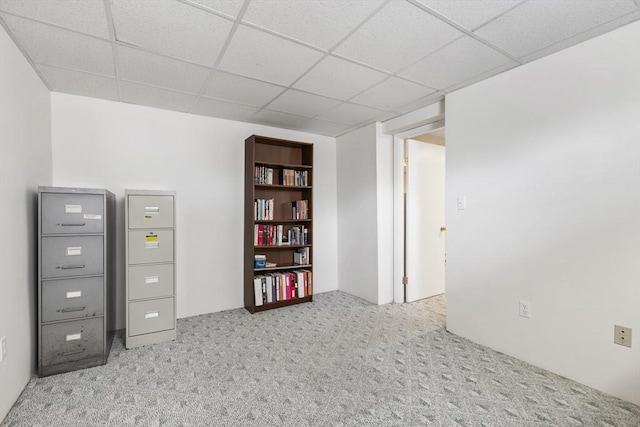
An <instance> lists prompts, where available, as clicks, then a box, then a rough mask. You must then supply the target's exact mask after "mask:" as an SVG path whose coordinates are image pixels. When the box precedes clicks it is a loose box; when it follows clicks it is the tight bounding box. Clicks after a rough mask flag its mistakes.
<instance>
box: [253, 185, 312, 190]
mask: <svg viewBox="0 0 640 427" xmlns="http://www.w3.org/2000/svg"><path fill="white" fill-rule="evenodd" d="M256 188H269V189H274V190H311V187H310V186H308V185H279V184H256Z"/></svg>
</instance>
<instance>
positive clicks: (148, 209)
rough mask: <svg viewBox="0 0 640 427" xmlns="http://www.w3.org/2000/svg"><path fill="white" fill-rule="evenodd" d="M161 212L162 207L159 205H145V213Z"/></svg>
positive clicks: (155, 213)
mask: <svg viewBox="0 0 640 427" xmlns="http://www.w3.org/2000/svg"><path fill="white" fill-rule="evenodd" d="M159 213H160V208H159V207H158V206H145V207H144V214H145V215H158V214H159Z"/></svg>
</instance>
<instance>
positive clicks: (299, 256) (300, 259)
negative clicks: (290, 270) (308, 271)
mask: <svg viewBox="0 0 640 427" xmlns="http://www.w3.org/2000/svg"><path fill="white" fill-rule="evenodd" d="M293 264H294V265H307V264H309V248H308V247H306V248H299V249H296V251H295V252H294V254H293Z"/></svg>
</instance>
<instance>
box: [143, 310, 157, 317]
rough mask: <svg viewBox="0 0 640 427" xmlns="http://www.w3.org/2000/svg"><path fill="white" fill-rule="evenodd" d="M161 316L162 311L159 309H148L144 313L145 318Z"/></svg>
mask: <svg viewBox="0 0 640 427" xmlns="http://www.w3.org/2000/svg"><path fill="white" fill-rule="evenodd" d="M159 316H160V312H159V311H147V312H146V313H145V314H144V318H145V319H153V318H154V317H159Z"/></svg>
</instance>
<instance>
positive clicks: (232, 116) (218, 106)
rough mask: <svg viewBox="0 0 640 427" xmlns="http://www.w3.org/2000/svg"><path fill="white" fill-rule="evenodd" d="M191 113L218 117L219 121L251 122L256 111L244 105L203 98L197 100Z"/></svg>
mask: <svg viewBox="0 0 640 427" xmlns="http://www.w3.org/2000/svg"><path fill="white" fill-rule="evenodd" d="M193 112H194V113H195V114H200V115H203V116H211V117H218V118H220V119H228V120H237V121H240V122H250V121H252V120H251V118H252V117H253V115H254V114H255V113H256V112H258V109H257V108H254V107H247V106H246V105H240V104H234V103H231V102H225V101H219V100H217V99H211V98H205V97H204V96H203V97H200V99H199V100H198V103H197V104H196V106H195V108H194V110H193Z"/></svg>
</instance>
